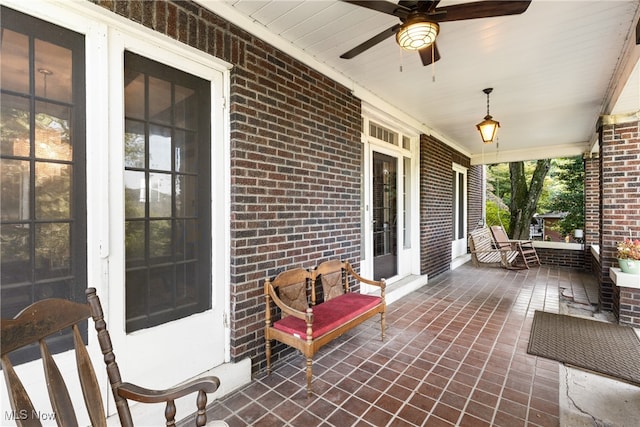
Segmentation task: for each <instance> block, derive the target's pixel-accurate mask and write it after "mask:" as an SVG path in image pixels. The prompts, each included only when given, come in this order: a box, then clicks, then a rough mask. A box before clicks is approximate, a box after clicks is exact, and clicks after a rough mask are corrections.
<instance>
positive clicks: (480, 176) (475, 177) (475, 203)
mask: <svg viewBox="0 0 640 427" xmlns="http://www.w3.org/2000/svg"><path fill="white" fill-rule="evenodd" d="M484 179H485V176H484V167H483V166H482V165H475V166H471V168H470V169H469V171H468V172H467V194H468V198H469V202H468V203H469V206H468V209H467V215H468V216H467V231H471V230H473V229H474V228H477V227H478V224H481V223H482V212H483V201H484V198H483V197H482V196H483V188H484V185H483V184H484Z"/></svg>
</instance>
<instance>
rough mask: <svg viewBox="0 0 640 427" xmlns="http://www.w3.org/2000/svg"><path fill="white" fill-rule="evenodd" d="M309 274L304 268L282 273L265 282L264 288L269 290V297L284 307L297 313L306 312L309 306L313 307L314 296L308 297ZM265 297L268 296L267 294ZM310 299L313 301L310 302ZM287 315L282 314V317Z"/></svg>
mask: <svg viewBox="0 0 640 427" xmlns="http://www.w3.org/2000/svg"><path fill="white" fill-rule="evenodd" d="M310 280H311V274H310V273H309V272H308V271H307V270H305V269H304V268H294V269H291V270H286V271H283V272H282V273H280V274H278V275H277V276H276V278H275V279H273V280H269V279H267V280H266V281H265V287H266V288H267V289H271V290H272V292H271V296H272V297H274V298H279V299H280V301H282V302H283V303H284V304H285V305H286V306H288V307H291V308H293V309H294V310H298V311H306V309H307V308H309V304H310V303H311V304H313V305H315V294H313V293H312V295H309V281H310ZM266 295H269V293H268V292H267V293H266ZM310 297H311V298H312V299H313V301H310ZM287 315H288V313H286V312H283V313H282V317H285V316H287Z"/></svg>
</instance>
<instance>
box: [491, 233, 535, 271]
mask: <svg viewBox="0 0 640 427" xmlns="http://www.w3.org/2000/svg"><path fill="white" fill-rule="evenodd" d="M491 234H493V238H494V240H495V242H496V245H497V246H498V247H499V248H501V249H511V250H514V251H517V252H518V255H519V256H518V258H517V259H516V263H518V262H519V263H520V264H522V265H523V266H524V267H525V268H527V269H529V266H532V265H538V266H539V265H540V258H538V252H536V248H535V247H534V246H533V242H532V241H531V240H509V236H507V233H506V232H505V231H504V228H502V227H501V226H499V225H492V226H491Z"/></svg>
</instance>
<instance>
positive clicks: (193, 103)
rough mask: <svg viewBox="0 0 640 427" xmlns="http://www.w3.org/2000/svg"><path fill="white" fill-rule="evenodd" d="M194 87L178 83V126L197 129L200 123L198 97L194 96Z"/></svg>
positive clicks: (176, 108) (176, 114)
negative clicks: (197, 110) (198, 118)
mask: <svg viewBox="0 0 640 427" xmlns="http://www.w3.org/2000/svg"><path fill="white" fill-rule="evenodd" d="M194 94H195V91H194V90H193V89H190V88H187V87H183V86H180V85H176V106H175V110H176V113H175V118H176V123H175V125H176V126H177V127H181V128H186V129H189V130H195V129H196V126H197V125H198V121H197V117H198V114H197V112H196V109H197V108H198V102H197V101H198V100H197V97H196V96H194Z"/></svg>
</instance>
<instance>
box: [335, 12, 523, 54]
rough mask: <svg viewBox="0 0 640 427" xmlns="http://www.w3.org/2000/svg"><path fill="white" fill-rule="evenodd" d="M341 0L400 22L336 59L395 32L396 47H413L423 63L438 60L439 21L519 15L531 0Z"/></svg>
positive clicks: (373, 44)
mask: <svg viewBox="0 0 640 427" xmlns="http://www.w3.org/2000/svg"><path fill="white" fill-rule="evenodd" d="M343 1H344V2H346V3H351V4H353V5H356V6H360V7H364V8H367V9H371V10H375V11H378V12H382V13H386V14H388V15H393V16H396V17H398V18H400V22H401V23H399V24H395V25H394V26H392V27H390V28H387V29H386V30H384V31H382V32H381V33H379V34H378V35H376V36H373V37H372V38H370V39H369V40H367V41H365V42H364V43H361V44H359V45H358V46H356V47H354V48H353V49H351V50H350V51H348V52H345V53H343V54H342V55H340V58H344V59H351V58H353V57H354V56H356V55H359V54H361V53H362V52H364V51H365V50H367V49H369V48H371V47H373V46H375V45H377V44H378V43H380V42H381V41H383V40H385V39H387V38H388V37H391V36H392V35H394V34H395V36H396V41H397V42H398V44H399V45H400V47H402V48H404V49H408V50H417V51H418V53H419V54H420V59H422V63H423V64H424V65H429V64H431V63H432V62H435V61H437V60H439V59H440V53H439V52H438V47H437V46H436V43H435V39H436V36H437V35H438V32H439V31H440V25H439V24H438V23H439V22H448V21H462V20H466V19H477V18H490V17H495V16H504V15H519V14H521V13H523V12H524V11H526V10H527V8H528V7H529V4H530V3H531V0H528V1H476V2H472V3H461V4H455V5H450V6H444V7H437V6H438V3H440V1H432V0H426V1H403V0H401V1H400V2H398V4H395V3H391V2H388V1H350V0H343Z"/></svg>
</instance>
